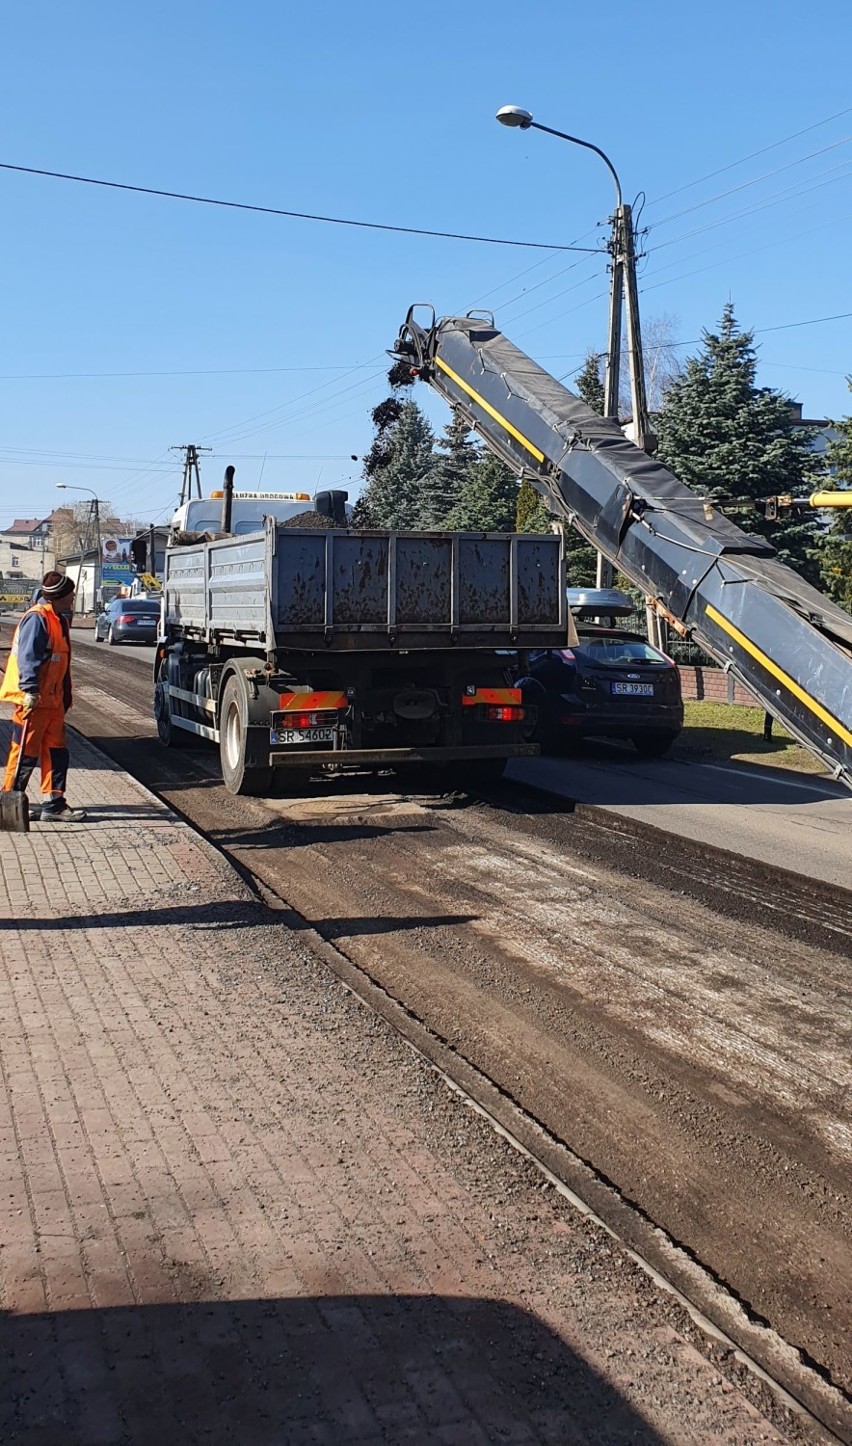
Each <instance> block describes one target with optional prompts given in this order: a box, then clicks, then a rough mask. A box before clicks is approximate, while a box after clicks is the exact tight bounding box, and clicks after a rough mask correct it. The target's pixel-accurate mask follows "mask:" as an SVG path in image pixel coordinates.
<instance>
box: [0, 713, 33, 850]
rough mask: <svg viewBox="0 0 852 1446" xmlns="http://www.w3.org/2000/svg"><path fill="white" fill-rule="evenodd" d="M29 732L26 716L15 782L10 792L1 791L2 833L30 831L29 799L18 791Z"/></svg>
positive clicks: (22, 727) (0, 819) (0, 828)
mask: <svg viewBox="0 0 852 1446" xmlns="http://www.w3.org/2000/svg"><path fill="white" fill-rule="evenodd" d="M28 732H29V719H28V718H25V719H24V721H23V724H22V726H21V751H20V753H19V754H18V766H17V768H16V769H15V778H14V782H13V784H12V787H11V789H9V791H8V792H6V791H5V790H4V791H3V792H0V833H29V831H30V805H29V800H28V798H27V795H26V794H25V793H22V792H17V791H16V790H17V788H18V779H19V778H20V776H21V767H22V765H23V762H24V752H25V750H26V744H27V733H28Z"/></svg>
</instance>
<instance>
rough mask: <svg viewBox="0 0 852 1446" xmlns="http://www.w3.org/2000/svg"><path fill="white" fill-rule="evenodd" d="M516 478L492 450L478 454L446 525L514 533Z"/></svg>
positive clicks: (473, 529) (479, 530) (516, 493)
mask: <svg viewBox="0 0 852 1446" xmlns="http://www.w3.org/2000/svg"><path fill="white" fill-rule="evenodd" d="M517 498H518V482H517V478H516V477H514V476H513V475H512V473H511V472H510V471H509V468H508V467H507V466H506V465H505V463H503V462H501V461H500V458H499V457H495V456H493V454H492V453H490V452H489V453H486V454H485V455H484V456H478V457H477V459H476V461H475V462H474V464H473V466H472V467H471V469H470V472H469V474H468V477H467V480H466V482H465V484H464V486H463V489H462V492H461V495H460V497H459V499H458V501H457V503H456V505H455V506H454V507H453V509H452V511H451V512H450V513H448V515H447V519H446V524H445V525H446V526H447V527H448V528H450V529H456V530H458V531H459V532H511V531H512V530H513V528H514V525H515V508H516V506H517Z"/></svg>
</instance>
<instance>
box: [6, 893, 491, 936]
mask: <svg viewBox="0 0 852 1446" xmlns="http://www.w3.org/2000/svg"><path fill="white" fill-rule="evenodd" d="M476 918H477V915H476V914H423V915H419V914H411V915H401V916H398V917H397V916H383V915H381V914H379V915H373V914H370V915H368V916H366V917H362V916H359V915H355V916H353V917H352V918H348V917H345V916H341V917H339V918H331V919H316V920H305V919H304V918H303V917H302V916H301V914H297V913H295V912H294V911H293V910H292V909H288V908H281V909H269V908H267V906H266V905H265V904H260V903H254V902H252V901H251V900H239V899H234V900H224V901H223V902H220V903H199V904H173V905H169V904H163V905H161V906H160V907H154V908H143V909H132V908H129V909H122V910H120V911H119V912H115V913H111V912H106V913H101V912H98V913H96V914H57V915H53V916H51V917H49V918H37V919H9V920H0V933H2V932H3V930H5V929H14V930H18V931H20V932H22V933H26V932H28V931H31V930H33V931H36V932H45V933H50V932H52V931H58V932H59V933H64V932H65V931H66V930H71V929H110V930H116V929H139V928H144V927H147V928H156V927H157V926H158V925H164V926H165V927H167V928H173V927H180V926H184V927H188V928H193V929H200V930H202V931H203V930H207V929H216V930H219V929H256V928H265V929H268V928H270V926H272V925H275V924H281V925H283V926H284V927H285V928H288V929H316V930H318V932H319V933H321V934H324V935H325V936H326V937H327V938H330V939H337V938H342V937H343V936H344V935H345V936H348V937H350V938H354V937H355V935H360V934H396V933H398V932H400V931H402V930H404V929H441V928H444V927H445V926H448V927H451V926H453V925H456V924H472V923H475V921H476Z"/></svg>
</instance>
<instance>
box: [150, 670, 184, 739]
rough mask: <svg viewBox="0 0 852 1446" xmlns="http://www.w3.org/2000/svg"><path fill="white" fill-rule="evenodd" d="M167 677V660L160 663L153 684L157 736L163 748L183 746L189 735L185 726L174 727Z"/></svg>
mask: <svg viewBox="0 0 852 1446" xmlns="http://www.w3.org/2000/svg"><path fill="white" fill-rule="evenodd" d="M168 677H169V664H168V660H167V659H164V660H163V662H162V663H161V664H160V671H159V673H158V674H157V682H156V684H155V686H154V717H155V718H156V720H157V737H158V738H159V740H160V742H161V743H162V744H163V747H164V748H184V747H185V746H186V744H187V743H188V742H189V738H190V735H189V733H188V732H187V730H186V729H185V728H176V727H175V725H174V723H173V722H172V708H171V701H170V699H169V695H168V693H167V691H166V684H167V682H168Z"/></svg>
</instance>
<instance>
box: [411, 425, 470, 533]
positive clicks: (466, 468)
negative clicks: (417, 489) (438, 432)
mask: <svg viewBox="0 0 852 1446" xmlns="http://www.w3.org/2000/svg"><path fill="white" fill-rule="evenodd" d="M480 460H481V459H480V454H479V452H478V450H477V448H476V446H475V444H474V442H473V441H472V439H471V435H470V427H469V426H468V424H467V421H466V420H465V418H464V416H463V415H462V413H461V412H454V413H453V416H452V418H451V420H450V421H449V422H448V423H447V425H446V427H445V428H444V435H443V436H442V438H441V440H440V442H439V443H438V450H437V452H436V455H435V462H434V466H433V467H432V469H431V471H430V472H429V474H428V475H427V477H426V478H425V480H424V483H423V488H422V491H421V494H420V513H419V523H418V525H419V526H420V527H427V528H428V527H438V528H441V527H445V526H446V525H447V518H448V517H449V516H450V515H451V513H452V512H453V510H454V508H455V507H456V506H457V505H458V504H459V503H460V502H461V499H462V497H463V495H464V494H465V489H466V488H468V487H469V486H470V485H471V482H472V478H473V473H474V471H475V469H476V467H477V466H478V464H479V462H480Z"/></svg>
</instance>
